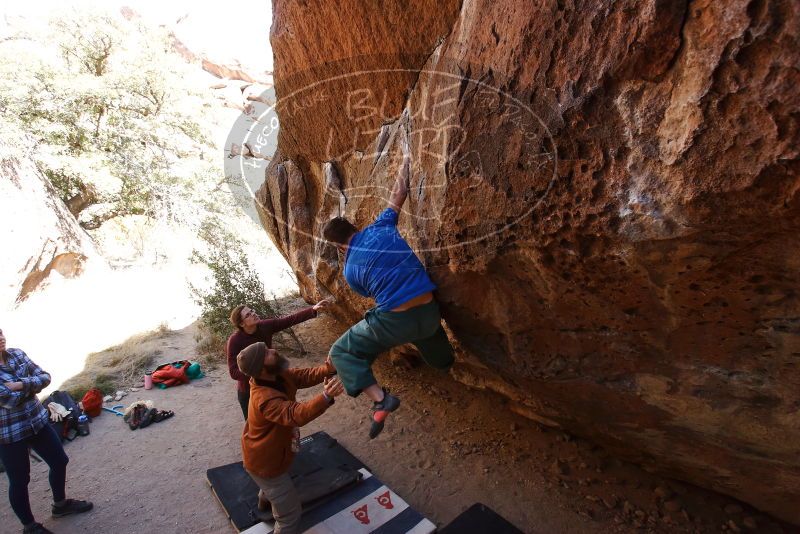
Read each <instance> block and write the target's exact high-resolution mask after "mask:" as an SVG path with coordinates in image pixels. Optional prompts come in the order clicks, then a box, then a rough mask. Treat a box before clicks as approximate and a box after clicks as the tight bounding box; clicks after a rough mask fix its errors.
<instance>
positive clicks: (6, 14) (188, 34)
mask: <svg viewBox="0 0 800 534" xmlns="http://www.w3.org/2000/svg"><path fill="white" fill-rule="evenodd" d="M122 6H128V7H130V8H131V9H133V10H134V11H136V12H137V13H139V14H140V15H141V16H142V17H143V18H144V19H145V20H147V21H149V22H152V23H154V24H157V25H164V26H167V27H168V28H170V29H171V30H172V31H173V32H175V34H176V35H177V36H178V38H179V39H181V40H182V41H183V42H184V44H185V45H186V46H187V47H188V48H189V49H190V50H191V51H192V52H194V53H196V54H200V55H203V56H205V57H208V58H209V59H210V60H212V61H214V62H215V63H225V64H232V63H234V62H235V61H238V62H239V63H241V64H242V65H243V66H245V67H247V70H253V71H271V70H272V49H271V48H270V46H269V27H270V24H271V23H272V3H271V1H270V0H255V1H253V2H248V3H247V4H246V10H240V11H237V10H236V9H235V8H236V7H238V5H237V4H228V5H222V3H221V2H220V3H217V2H202V1H200V2H198V1H197V0H194V1H189V0H127V1H125V0H102V1H101V0H66V1H65V0H39V1H37V2H35V3H31V2H30V1H25V2H21V1H19V0H11V1H7V2H6V1H4V2H2V3H0V14H1V15H2V16H3V18H4V22H5V23H4V24H2V26H5V25H6V24H10V25H11V26H15V24H14V22H15V20H19V18H20V17H23V18H26V19H43V20H46V19H47V18H49V17H50V16H52V15H53V14H54V13H57V12H58V11H60V10H62V9H65V8H67V9H69V8H70V7H89V8H94V9H98V10H102V9H114V10H117V11H118V9H119V7H122ZM242 7H245V5H242ZM2 33H5V32H3V31H0V34H2Z"/></svg>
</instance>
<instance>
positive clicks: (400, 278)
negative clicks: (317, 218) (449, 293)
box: [344, 208, 436, 311]
mask: <svg viewBox="0 0 800 534" xmlns="http://www.w3.org/2000/svg"><path fill="white" fill-rule="evenodd" d="M344 278H345V280H347V283H348V284H350V287H352V288H353V290H354V291H355V292H356V293H358V294H359V295H362V296H364V297H372V298H374V299H375V304H376V305H377V307H378V309H379V310H381V311H388V310H391V309H393V308H396V307H398V306H399V305H400V304H403V303H404V302H407V301H409V300H411V299H413V298H414V297H418V296H420V295H422V294H423V293H427V292H428V291H433V290H434V289H436V285H435V284H434V283H433V282H432V281H431V279H430V278H429V277H428V273H426V272H425V267H424V266H423V265H422V262H420V261H419V258H417V255H416V254H414V251H413V250H411V247H409V246H408V243H406V240H405V239H403V237H402V236H401V235H400V232H398V231H397V213H396V212H395V211H394V210H393V209H392V208H386V209H385V210H383V212H382V213H381V214H380V215H378V218H377V219H375V222H374V223H372V224H371V225H369V226H367V227H366V228H364V229H363V230H362V231H360V232H358V233H356V234H355V235H354V236H353V238H352V239H351V240H350V245H349V246H348V248H347V257H346V258H345V263H344Z"/></svg>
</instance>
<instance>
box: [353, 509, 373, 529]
mask: <svg viewBox="0 0 800 534" xmlns="http://www.w3.org/2000/svg"><path fill="white" fill-rule="evenodd" d="M352 514H353V515H354V516H355V518H356V519H358V520H359V521H360V522H361V523H363V524H365V525H369V514H367V505H366V504H365V505H364V506H360V507H359V508H356V509H355V510H352Z"/></svg>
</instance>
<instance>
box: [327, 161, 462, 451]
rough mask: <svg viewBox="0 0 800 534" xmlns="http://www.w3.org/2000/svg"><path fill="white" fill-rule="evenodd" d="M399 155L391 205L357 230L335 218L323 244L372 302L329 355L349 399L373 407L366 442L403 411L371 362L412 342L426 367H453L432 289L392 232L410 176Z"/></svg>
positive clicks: (408, 249) (416, 261)
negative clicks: (338, 254) (337, 254)
mask: <svg viewBox="0 0 800 534" xmlns="http://www.w3.org/2000/svg"><path fill="white" fill-rule="evenodd" d="M403 152H404V156H403V163H402V165H401V168H400V171H399V173H398V176H397V179H396V180H395V184H394V187H393V188H392V193H391V196H390V198H389V205H388V207H387V208H386V209H384V210H383V212H381V214H380V215H378V218H377V219H375V222H373V223H372V224H371V225H369V226H367V227H366V228H364V229H363V230H361V231H358V229H357V228H356V227H355V226H354V225H353V224H352V223H351V222H350V221H348V220H347V219H345V218H344V217H336V218H334V219H331V220H330V221H328V222H327V223H326V224H325V226H324V228H323V230H322V235H323V237H324V238H325V239H326V240H327V241H329V242H331V243H334V244H335V245H336V246H337V248H339V250H341V251H342V252H343V254H344V277H345V279H346V280H347V283H348V284H350V287H352V288H353V290H355V291H356V293H358V294H360V295H362V296H365V297H371V298H373V299H375V303H376V306H375V307H374V308H372V309H370V310H369V311H367V313H366V314H365V315H364V318H363V319H362V320H361V321H359V322H358V323H356V324H355V325H353V326H352V327H351V328H350V329H349V330H347V332H345V333H344V334H343V335H342V336H341V337H340V338H339V339H337V340H336V342H335V343H334V344H333V346H332V347H331V349H330V357H331V359H332V361H333V364H334V366H335V367H336V370H337V371H338V373H339V377H340V378H341V381H342V383H343V384H344V387H345V391H346V392H347V394H348V395H350V396H351V397H357V396H358V395H360V394H361V392H364V393H365V394H366V395H367V396H368V397H369V398H370V399H372V400H373V402H374V404H373V406H372V411H373V414H372V425H371V428H370V431H369V436H370V438H371V439H372V438H375V437H376V436H377V435H378V434H379V433H380V432H381V430H383V426H384V422H385V420H386V417H387V416H388V415H389V413H391V412H393V411H395V410H396V409H397V408H398V407H399V406H400V399H399V398H397V397H396V396H394V395H391V394H390V393H389V392H388V391H387V390H385V389H383V388H381V387H380V386H379V385H378V382H377V380H376V379H375V376H374V375H373V374H372V369H371V367H372V363H373V362H374V361H375V359H376V358H377V357H378V355H379V354H381V353H382V352H386V351H388V350H389V349H391V348H392V347H396V346H399V345H403V344H405V343H412V344H414V345H415V346H416V347H417V349H418V350H419V351H420V353H421V354H422V359H423V360H424V361H425V362H426V363H427V364H428V365H430V366H432V367H435V368H437V369H442V370H446V369H449V368H450V366H451V365H452V364H453V348H452V346H451V345H450V342H449V340H448V339H447V335H446V334H445V332H444V329H443V328H442V325H441V316H440V315H439V306H438V304H437V303H436V300H435V299H434V296H433V290H434V289H435V288H436V285H435V284H434V283H433V282H432V281H431V279H430V277H429V276H428V273H427V272H425V267H424V266H423V265H422V263H421V262H420V260H419V258H417V256H416V254H414V251H413V250H411V247H409V246H408V243H406V241H405V239H403V237H402V236H401V235H400V233H399V232H398V231H397V219H398V215H399V213H400V209H401V208H402V206H403V203H404V202H405V200H406V196H407V195H408V182H409V177H410V169H409V166H410V162H409V157H408V150H407V149H405V150H404V151H403Z"/></svg>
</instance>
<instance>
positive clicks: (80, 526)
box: [0, 316, 797, 534]
mask: <svg viewBox="0 0 800 534" xmlns="http://www.w3.org/2000/svg"><path fill="white" fill-rule="evenodd" d="M296 331H297V332H298V334H299V335H300V337H301V339H302V340H303V342H304V344H305V345H306V348H307V350H308V351H309V354H308V355H307V356H305V357H303V358H293V359H292V362H293V364H294V365H295V366H307V365H316V364H318V363H321V362H322V361H323V360H324V357H325V354H326V352H327V348H328V347H329V346H330V344H331V342H332V341H333V340H334V339H335V338H336V337H337V335H338V333H339V332H340V331H341V327H340V326H338V325H336V323H335V322H334V321H332V320H331V319H329V318H327V317H324V316H323V317H321V318H318V319H314V320H312V321H309V322H307V323H305V324H303V325H300V326H299V327H297V330H296ZM194 335H195V328H194V327H189V328H187V329H184V330H182V331H179V332H176V333H175V334H173V335H170V336H168V337H166V338H163V339H161V340H158V343H159V344H160V345H161V350H162V351H163V360H164V361H172V360H177V359H183V358H191V357H192V356H193V355H194V353H195V348H194V346H195V339H194ZM376 374H377V375H378V378H379V380H381V381H382V382H383V383H385V384H386V385H387V386H388V387H390V388H391V390H392V392H394V393H396V394H398V395H399V396H400V397H401V399H402V401H403V405H402V407H401V408H400V410H399V411H398V412H396V413H395V414H393V415H392V416H391V417H390V419H389V420H388V422H387V427H386V429H385V430H384V432H383V434H382V435H381V436H380V437H379V438H378V439H376V440H374V441H370V440H369V439H368V437H367V431H368V424H369V422H368V417H367V416H368V409H369V403H368V401H367V400H366V399H362V398H359V399H350V398H347V397H341V398H340V400H338V401H337V403H336V405H335V406H334V407H333V408H332V409H331V410H329V411H328V412H327V413H326V414H325V415H323V416H322V417H321V418H319V419H318V420H316V421H314V422H312V423H311V424H309V425H308V426H307V427H304V428H303V429H302V432H303V434H304V435H308V434H311V433H313V432H316V431H317V430H325V431H326V432H328V433H329V434H330V435H332V436H333V437H334V438H336V439H338V440H339V441H340V442H341V443H342V444H343V445H344V446H345V447H347V448H348V449H349V450H350V451H351V452H352V453H353V454H355V455H356V456H358V457H359V458H360V459H361V460H362V461H363V462H364V463H365V464H366V465H368V466H369V467H370V468H371V469H372V471H373V472H374V473H375V474H376V475H377V476H378V477H379V478H380V479H381V480H383V481H384V482H385V483H386V484H388V485H389V486H391V487H392V488H393V489H394V490H395V491H396V492H397V493H398V494H399V495H400V496H402V497H403V498H404V499H405V500H406V501H408V502H409V503H410V504H411V505H412V506H413V507H415V508H416V509H417V510H419V511H420V512H422V513H423V514H424V515H426V516H427V517H428V518H429V519H431V520H432V521H433V522H434V523H436V524H437V525H440V526H441V525H445V524H447V523H448V522H449V521H450V520H452V519H453V518H454V517H455V516H457V515H458V514H459V513H461V512H462V511H464V510H465V509H466V508H468V507H469V506H471V505H472V504H473V503H475V502H482V503H484V504H487V505H488V506H490V507H492V508H493V509H494V510H496V511H497V512H499V513H500V514H501V515H503V516H505V517H506V518H507V519H508V520H510V521H511V522H513V523H514V524H516V525H517V526H518V527H519V528H520V529H522V530H523V531H524V532H528V533H573V532H670V533H671V532H692V533H693V532H725V531H728V532H739V531H742V532H748V531H752V532H756V531H758V532H796V531H797V530H796V529H792V527H788V526H787V525H785V524H781V523H779V522H777V521H775V520H773V519H771V518H769V517H768V516H765V515H763V514H760V513H759V512H757V511H755V510H753V509H752V508H750V507H748V506H747V505H745V504H742V503H739V502H737V501H734V500H733V499H730V498H728V497H725V496H722V495H718V494H715V493H712V492H708V491H705V490H702V489H699V488H696V487H693V486H690V485H688V484H684V483H680V482H675V481H670V480H666V479H663V478H660V477H657V476H653V475H650V474H648V473H645V472H644V471H642V470H641V469H639V468H637V467H636V466H633V465H631V464H627V463H625V462H622V461H619V460H616V459H614V458H612V457H610V456H608V455H607V454H606V453H604V451H603V450H602V449H600V448H599V447H596V446H594V445H592V444H591V443H588V442H586V441H584V440H581V439H577V438H574V437H571V436H569V435H568V434H565V433H563V432H560V431H554V430H551V429H545V428H543V427H540V426H539V425H537V424H536V423H534V422H532V421H529V420H527V419H524V418H522V417H520V416H517V415H515V414H512V413H511V412H509V411H508V410H506V409H504V407H503V401H502V399H501V398H499V397H498V396H496V395H493V394H490V393H486V392H479V391H474V390H470V389H467V388H466V387H465V386H463V385H461V384H458V383H456V382H455V381H454V380H453V379H452V378H451V377H450V376H449V375H447V374H441V373H438V372H436V371H433V370H431V369H427V368H416V369H412V370H405V369H400V368H395V367H393V366H392V365H391V364H390V363H389V362H388V358H382V359H381V360H380V361H379V364H378V365H377V366H376ZM318 387H319V386H318ZM316 390H317V388H312V389H311V390H306V392H304V394H303V395H302V397H303V398H304V397H307V396H309V395H311V394H313V393H315V392H316ZM139 399H151V400H153V401H154V403H155V405H156V407H157V408H160V409H169V410H174V411H175V413H176V415H175V417H173V418H172V419H169V420H167V421H164V422H162V423H158V424H154V425H152V426H151V427H149V428H145V429H141V430H136V431H130V430H129V429H128V428H127V426H125V424H124V423H123V421H122V418H119V417H116V416H114V415H112V414H109V413H107V412H106V413H103V415H102V416H100V417H98V418H96V419H95V420H94V421H93V423H92V425H91V435H90V436H88V437H84V438H77V439H76V440H75V441H73V442H71V443H67V444H66V450H67V453H68V454H69V456H70V458H71V461H70V465H69V471H68V480H67V490H68V491H67V493H68V496H74V497H79V498H88V499H91V500H92V501H94V503H95V506H96V508H95V510H93V511H92V512H90V513H88V514H85V515H82V516H75V517H68V518H63V519H58V520H54V519H52V518H50V517H49V505H50V492H49V487H48V485H47V469H46V466H45V465H44V464H36V463H34V465H33V466H32V474H31V479H32V480H31V485H30V494H31V504H32V507H33V510H34V514H35V515H36V517H37V519H38V520H39V521H42V522H43V523H44V524H45V526H47V527H48V528H50V529H51V530H53V531H54V532H57V533H73V532H75V533H77V532H95V533H115V534H125V533H163V534H169V533H190V532H191V533H224V532H234V530H233V528H232V526H231V525H230V523H229V521H228V520H227V518H226V516H225V514H224V513H223V510H222V508H221V507H220V506H219V504H218V503H217V501H216V500H215V498H214V497H213V495H212V494H211V491H210V490H209V488H208V485H207V484H206V481H205V472H206V470H207V469H209V468H211V467H216V466H219V465H223V464H226V463H230V462H234V461H238V460H239V459H240V458H241V457H240V450H239V436H240V432H241V429H242V425H243V422H242V417H241V412H240V410H239V406H238V403H237V402H236V393H235V388H234V384H233V381H232V380H231V379H230V378H229V376H228V375H227V369H226V368H225V367H224V366H220V367H219V368H217V369H215V370H213V371H211V372H209V373H208V376H206V378H203V379H201V380H197V381H195V382H192V383H191V384H190V385H184V386H180V387H176V388H172V389H167V390H159V389H153V390H150V391H144V390H142V391H138V392H132V393H130V394H129V395H128V396H127V397H125V398H124V399H123V401H122V403H125V404H126V405H127V404H129V403H131V402H133V401H134V400H139ZM0 488H2V492H3V494H4V497H3V501H4V502H2V503H0V531H2V532H3V533H6V532H9V533H10V532H18V531H20V530H21V529H19V528H18V527H17V525H18V523H17V521H16V517H15V516H14V515H13V513H12V512H11V509H10V507H9V505H8V503H7V501H6V500H5V495H7V491H8V482H7V480H6V478H5V477H2V479H1V480H0Z"/></svg>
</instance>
